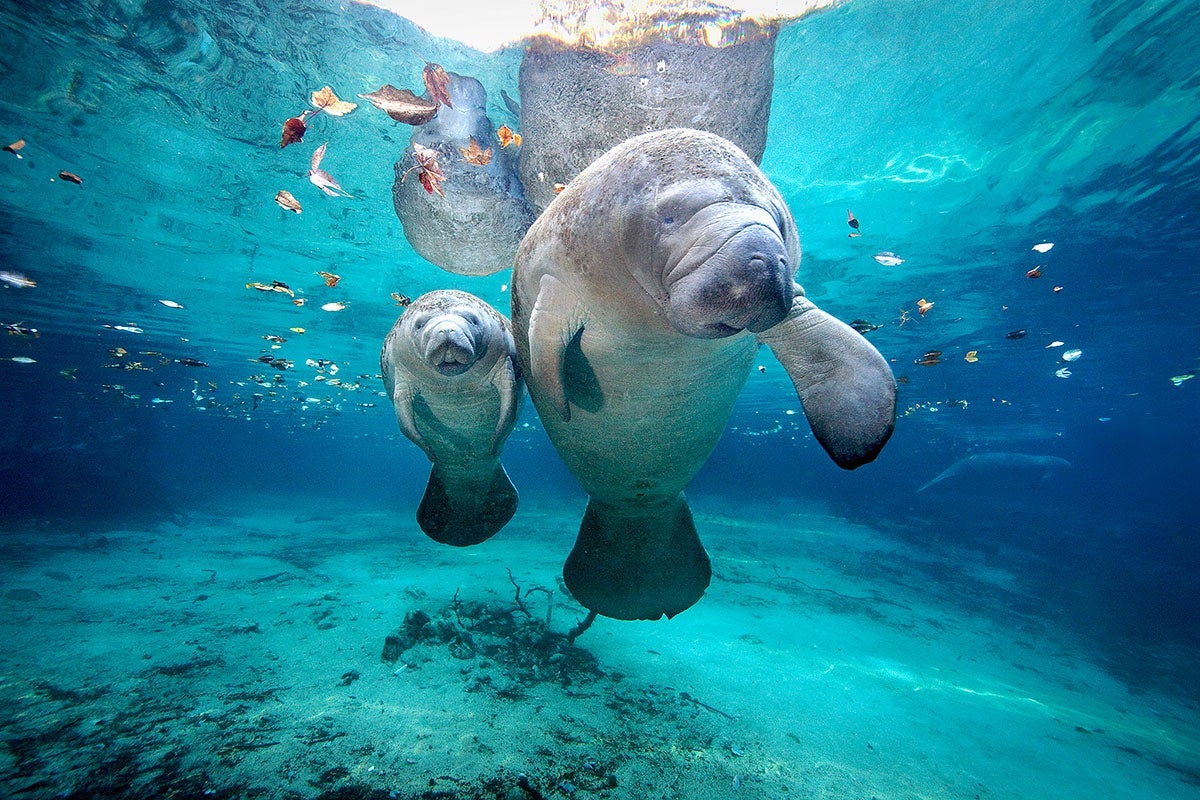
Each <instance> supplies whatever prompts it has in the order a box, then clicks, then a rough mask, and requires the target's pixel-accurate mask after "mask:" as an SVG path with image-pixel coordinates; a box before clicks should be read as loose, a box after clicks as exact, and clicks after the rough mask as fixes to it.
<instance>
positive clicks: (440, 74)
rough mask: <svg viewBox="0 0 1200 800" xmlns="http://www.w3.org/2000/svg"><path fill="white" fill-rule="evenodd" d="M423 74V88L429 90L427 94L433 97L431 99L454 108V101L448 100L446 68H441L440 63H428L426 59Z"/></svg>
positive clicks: (448, 83) (448, 90)
mask: <svg viewBox="0 0 1200 800" xmlns="http://www.w3.org/2000/svg"><path fill="white" fill-rule="evenodd" d="M423 76H424V78H425V88H426V89H428V90H429V96H430V97H431V98H433V101H434V102H435V103H441V104H442V105H444V106H448V107H450V108H454V103H451V102H450V76H449V75H448V74H447V73H446V70H444V69H442V65H441V64H430V63H429V62H428V61H426V62H425V72H424V73H423Z"/></svg>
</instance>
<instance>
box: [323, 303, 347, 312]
mask: <svg viewBox="0 0 1200 800" xmlns="http://www.w3.org/2000/svg"><path fill="white" fill-rule="evenodd" d="M345 307H346V304H345V303H339V302H333V303H326V304H325V305H323V306H321V310H322V311H341V310H342V309H344V308H345Z"/></svg>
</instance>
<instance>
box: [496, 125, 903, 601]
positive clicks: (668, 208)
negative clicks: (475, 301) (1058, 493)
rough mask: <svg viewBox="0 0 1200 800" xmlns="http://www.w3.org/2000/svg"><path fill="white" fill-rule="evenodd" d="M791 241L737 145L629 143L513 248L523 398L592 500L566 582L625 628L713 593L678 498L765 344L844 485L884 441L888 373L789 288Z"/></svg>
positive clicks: (669, 137)
mask: <svg viewBox="0 0 1200 800" xmlns="http://www.w3.org/2000/svg"><path fill="white" fill-rule="evenodd" d="M799 259H800V246H799V240H798V238H797V234H796V225H795V222H794V221H793V219H792V216H791V214H790V213H789V211H788V209H787V207H786V206H785V205H784V202H783V199H782V198H781V197H780V195H779V193H778V192H777V191H776V190H775V188H774V187H773V186H772V185H771V184H770V182H769V181H768V180H767V178H766V176H764V175H763V174H762V172H761V171H759V169H758V168H757V167H756V166H755V165H754V163H753V162H752V161H751V160H750V159H749V158H748V157H747V156H746V155H745V154H744V153H743V152H742V151H741V150H739V149H738V148H737V147H735V146H734V145H732V144H731V143H729V142H728V141H726V140H725V139H723V138H721V137H719V136H716V135H714V134H711V133H705V132H701V131H696V130H689V129H670V130H666V131H658V132H653V133H648V134H644V135H641V136H636V137H634V138H632V139H629V140H628V141H626V142H625V143H623V144H621V145H618V146H617V147H615V148H613V149H612V150H610V151H609V152H608V153H606V154H604V155H603V156H601V157H600V158H599V159H597V160H596V161H595V162H594V163H593V164H591V165H590V166H589V167H588V168H587V169H585V170H584V171H583V172H582V173H581V174H580V175H579V176H578V177H576V178H575V179H574V180H572V181H571V182H570V183H569V184H568V185H567V187H566V189H565V190H564V191H563V192H562V193H561V194H560V195H558V197H557V198H556V199H555V200H554V201H553V202H552V203H551V204H550V206H549V207H548V208H547V209H546V211H545V212H544V213H543V214H542V216H541V217H540V218H539V219H538V220H537V221H536V222H535V223H534V224H533V226H532V227H531V228H530V230H529V232H528V233H527V234H526V236H525V238H524V240H523V241H522V243H521V247H520V249H519V250H518V253H517V260H516V265H515V268H514V271H513V298H512V310H513V332H514V337H515V339H516V345H517V351H518V353H519V354H520V357H521V364H522V367H523V370H524V373H525V377H526V381H527V384H528V387H529V392H530V396H531V397H532V398H533V401H534V405H535V406H536V407H537V409H538V412H539V414H540V415H541V419H542V422H543V423H544V425H545V426H546V430H547V432H548V433H549V435H550V439H551V441H552V442H553V443H554V446H555V448H556V449H557V450H558V452H559V453H560V454H561V455H562V457H563V459H564V460H565V461H566V463H567V465H568V467H570V469H571V471H572V472H573V473H574V474H575V477H576V478H578V479H579V481H580V482H581V483H582V484H583V487H584V489H586V490H587V492H588V494H589V495H590V498H591V499H590V501H589V503H588V507H587V510H586V512H585V513H584V518H583V523H582V525H581V527H580V531H579V537H578V539H577V541H576V544H575V547H574V549H573V550H572V552H571V554H570V556H569V558H568V560H567V563H566V566H565V567H564V569H563V577H564V578H565V580H566V583H567V587H568V588H569V589H570V591H571V593H572V594H573V595H574V596H575V598H576V599H577V600H579V602H581V603H582V604H583V605H585V606H586V607H587V608H589V609H591V610H594V611H596V612H598V613H600V614H604V615H606V616H609V617H615V618H618V619H658V618H659V617H661V616H662V615H664V614H665V615H667V616H672V615H674V614H677V613H679V612H680V611H683V610H684V609H686V608H687V607H688V606H690V605H692V604H693V603H695V602H696V601H697V600H698V599H699V598H700V596H701V595H702V594H703V593H704V590H705V588H706V587H707V586H708V583H709V579H710V577H711V569H710V565H709V561H708V555H707V554H706V553H705V551H704V547H703V546H702V545H701V544H700V540H699V538H698V537H697V535H696V529H695V526H694V525H693V522H692V515H691V511H690V510H689V509H688V505H687V502H686V501H685V500H684V497H683V489H684V487H685V486H686V485H687V484H688V482H689V481H690V480H691V478H692V476H693V475H694V474H695V473H696V471H697V470H698V469H699V468H700V466H701V465H702V464H703V463H704V461H705V460H706V459H707V458H708V455H709V453H710V452H711V451H712V449H713V447H714V446H715V444H716V442H717V439H718V438H719V437H720V435H721V432H722V430H723V429H724V427H725V423H726V421H727V420H728V417H729V413H730V409H731V408H732V406H733V402H734V399H735V398H736V397H737V394H738V392H739V391H740V390H741V387H742V384H743V383H744V382H745V380H746V376H747V374H748V373H749V370H750V367H751V365H752V363H753V360H754V355H755V352H756V351H757V349H758V346H759V344H760V343H764V344H767V345H768V346H770V348H771V349H772V351H773V352H774V353H775V355H776V357H777V358H778V359H779V361H780V362H781V363H782V364H783V366H784V367H785V368H786V369H787V371H788V374H789V375H790V377H791V379H792V381H793V383H794V384H795V387H796V390H797V392H798V394H799V397H800V401H801V404H802V405H803V407H804V411H805V413H806V415H807V417H808V420H809V423H810V425H811V427H812V429H813V432H814V434H815V435H816V438H817V440H818V441H819V442H820V443H821V445H822V446H823V447H824V448H825V450H826V451H827V452H828V453H829V455H830V456H831V457H832V458H833V460H834V461H835V462H836V463H838V464H839V465H841V466H842V467H845V468H847V469H853V468H854V467H857V466H859V465H861V464H864V463H866V462H868V461H870V460H872V459H873V458H874V457H875V455H876V454H877V453H878V452H879V450H880V448H881V447H883V445H884V443H885V442H886V441H887V439H888V437H889V436H890V435H891V431H892V426H893V424H894V421H895V382H894V380H893V378H892V374H891V370H890V369H889V368H888V366H887V363H886V362H885V361H884V359H883V357H882V356H881V355H880V354H879V353H878V352H877V351H876V350H875V349H874V348H873V347H872V346H871V345H870V344H869V343H868V342H867V341H866V339H864V338H863V337H862V336H861V335H860V334H858V333H856V332H855V331H854V330H853V329H851V328H850V327H849V326H847V325H845V324H843V323H841V322H839V321H838V320H836V319H834V318H833V317H831V316H830V315H828V314H826V313H825V312H823V311H821V310H819V309H818V308H816V307H815V306H814V305H813V304H812V303H811V302H810V301H809V300H808V299H807V298H806V297H805V296H804V292H803V290H802V289H801V288H800V287H799V286H798V285H796V284H795V283H794V281H793V275H794V273H795V270H796V266H797V264H798V263H799Z"/></svg>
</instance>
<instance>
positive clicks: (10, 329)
mask: <svg viewBox="0 0 1200 800" xmlns="http://www.w3.org/2000/svg"><path fill="white" fill-rule="evenodd" d="M0 327H3V328H4V332H5V333H7V334H8V335H9V336H20V337H22V338H30V339H38V338H40V337H41V334H40V333H38V329H37V328H31V327H29V326H28V325H26V324H25V323H24V322H5V323H3V324H0Z"/></svg>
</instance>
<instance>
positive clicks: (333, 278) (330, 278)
mask: <svg viewBox="0 0 1200 800" xmlns="http://www.w3.org/2000/svg"><path fill="white" fill-rule="evenodd" d="M317 274H318V275H320V276H321V277H322V278H324V279H325V285H326V286H328V287H329V288H331V289H332V288H333V287H334V286H337V285H338V281H340V280H341V279H342V276H341V275H334V274H333V273H332V272H324V271H321V272H318V273H317Z"/></svg>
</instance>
